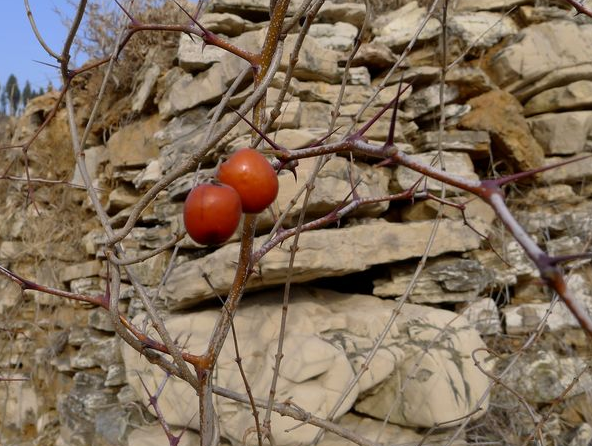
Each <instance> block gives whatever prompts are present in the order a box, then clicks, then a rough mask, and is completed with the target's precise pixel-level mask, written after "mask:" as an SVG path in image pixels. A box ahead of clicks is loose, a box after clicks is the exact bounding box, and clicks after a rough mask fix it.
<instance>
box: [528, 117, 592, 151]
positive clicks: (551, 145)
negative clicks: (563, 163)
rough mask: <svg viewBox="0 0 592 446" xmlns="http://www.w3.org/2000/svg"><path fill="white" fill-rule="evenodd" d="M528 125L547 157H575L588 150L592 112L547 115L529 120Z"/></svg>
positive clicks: (591, 127) (591, 128)
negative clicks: (576, 154) (574, 155)
mask: <svg viewBox="0 0 592 446" xmlns="http://www.w3.org/2000/svg"><path fill="white" fill-rule="evenodd" d="M528 125H529V127H530V130H531V132H532V135H533V136H534V137H535V139H536V140H537V141H538V143H539V144H540V145H541V147H542V148H543V150H544V151H545V155H550V156H553V155H573V154H574V153H579V152H583V151H584V150H585V149H586V145H587V141H588V139H589V138H590V137H589V136H588V135H589V134H590V132H591V130H592V111H575V112H565V113H545V114H542V115H537V116H533V117H531V118H529V119H528Z"/></svg>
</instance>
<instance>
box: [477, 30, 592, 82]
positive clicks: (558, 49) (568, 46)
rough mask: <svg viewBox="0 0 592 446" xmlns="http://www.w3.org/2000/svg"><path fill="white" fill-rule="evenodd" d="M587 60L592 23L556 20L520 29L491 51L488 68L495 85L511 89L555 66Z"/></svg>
mask: <svg viewBox="0 0 592 446" xmlns="http://www.w3.org/2000/svg"><path fill="white" fill-rule="evenodd" d="M590 60H592V24H587V25H581V26H578V25H577V24H575V23H573V22H568V21H564V20H556V21H552V22H547V23H541V24H540V25H531V26H529V27H527V28H525V29H523V30H522V31H521V32H520V33H519V34H518V36H517V38H516V40H515V42H514V43H512V44H510V45H508V46H507V47H505V48H504V49H502V50H500V51H499V52H497V53H495V54H494V55H493V57H492V58H491V60H490V61H489V65H488V70H489V72H490V75H491V77H492V79H493V81H494V82H495V83H496V84H497V85H500V86H502V87H504V89H506V90H508V91H510V92H513V91H515V90H518V89H522V88H524V87H525V86H527V85H529V84H531V83H533V82H534V81H536V80H538V79H540V78H542V77H543V76H545V75H547V74H549V73H551V72H553V71H555V70H558V69H562V68H567V67H573V66H575V65H579V64H584V63H590Z"/></svg>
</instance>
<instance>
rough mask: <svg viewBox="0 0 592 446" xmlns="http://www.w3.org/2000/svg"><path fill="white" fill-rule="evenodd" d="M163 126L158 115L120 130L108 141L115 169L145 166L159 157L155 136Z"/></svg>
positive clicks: (108, 148) (110, 156) (110, 158)
mask: <svg viewBox="0 0 592 446" xmlns="http://www.w3.org/2000/svg"><path fill="white" fill-rule="evenodd" d="M160 126H161V121H160V118H159V116H158V115H153V116H152V117H150V118H148V119H144V120H141V121H137V122H134V123H132V124H129V125H126V126H125V127H122V128H120V129H119V130H118V131H117V132H115V133H114V134H112V135H111V138H109V141H107V150H108V151H109V161H110V162H111V165H112V166H113V167H134V166H145V165H147V164H148V163H149V162H150V160H152V159H154V158H156V157H158V146H157V145H156V143H155V141H154V138H153V135H154V133H156V132H157V131H158V130H159V129H160Z"/></svg>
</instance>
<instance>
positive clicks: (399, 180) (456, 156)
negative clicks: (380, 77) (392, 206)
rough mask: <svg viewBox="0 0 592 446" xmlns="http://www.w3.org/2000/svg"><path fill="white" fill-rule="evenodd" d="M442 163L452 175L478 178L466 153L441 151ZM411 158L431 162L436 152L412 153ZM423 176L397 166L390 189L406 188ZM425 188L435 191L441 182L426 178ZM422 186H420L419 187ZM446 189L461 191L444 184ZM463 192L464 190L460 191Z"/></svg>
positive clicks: (400, 189)
mask: <svg viewBox="0 0 592 446" xmlns="http://www.w3.org/2000/svg"><path fill="white" fill-rule="evenodd" d="M442 156H443V158H444V164H445V166H446V170H447V171H448V172H450V173H453V174H454V175H458V176H461V177H463V178H466V179H468V180H478V179H479V176H478V175H477V174H476V173H475V169H474V167H473V162H472V161H471V158H470V157H469V155H467V154H466V153H461V152H443V153H442ZM412 158H413V159H416V160H417V161H419V162H422V163H424V164H428V165H429V164H431V163H432V161H434V160H437V158H438V152H427V153H421V154H417V155H412ZM436 166H437V164H436ZM422 176H423V174H421V173H418V172H415V171H413V170H411V169H408V168H407V167H402V166H399V167H397V170H396V171H395V174H394V175H393V183H392V184H391V191H393V192H398V191H403V190H407V189H409V188H411V187H413V185H414V184H415V183H416V182H417V181H418V180H419V179H420V178H421V177H422ZM426 183H427V188H428V190H430V191H433V192H436V191H440V190H442V183H441V182H440V181H437V180H434V179H431V178H428V179H427V182H426ZM422 187H423V186H420V189H421V188H422ZM446 191H447V192H448V193H450V194H457V193H461V189H458V188H456V187H453V186H446ZM462 193H464V192H462Z"/></svg>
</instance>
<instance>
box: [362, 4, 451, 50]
mask: <svg viewBox="0 0 592 446" xmlns="http://www.w3.org/2000/svg"><path fill="white" fill-rule="evenodd" d="M426 14H427V8H426V7H424V6H418V4H417V1H412V2H409V3H407V4H406V5H405V6H403V7H401V8H399V9H397V10H395V11H391V12H388V13H386V14H384V15H382V16H380V17H378V18H377V19H376V20H375V21H374V23H373V26H372V30H373V32H374V35H375V36H376V37H375V39H374V40H375V41H376V42H379V43H383V44H385V45H387V46H388V47H389V48H391V49H393V50H396V49H399V48H401V47H403V46H405V45H407V44H408V43H409V42H410V41H411V39H412V38H413V36H414V35H415V32H416V30H417V29H418V27H419V25H420V24H421V22H422V21H423V20H424V18H425V16H426ZM440 31H441V26H440V22H438V20H436V19H434V18H431V19H430V20H428V22H427V24H426V26H425V27H424V29H423V30H422V32H421V33H420V34H419V40H420V41H422V40H429V39H431V38H433V37H436V36H437V35H438V34H440Z"/></svg>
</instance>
